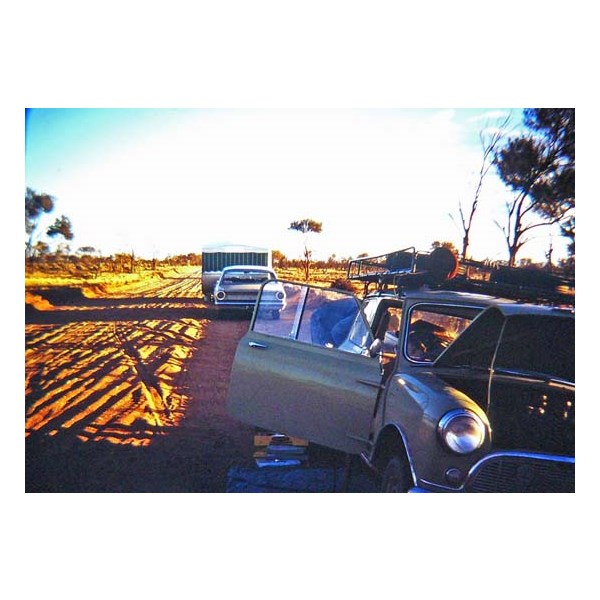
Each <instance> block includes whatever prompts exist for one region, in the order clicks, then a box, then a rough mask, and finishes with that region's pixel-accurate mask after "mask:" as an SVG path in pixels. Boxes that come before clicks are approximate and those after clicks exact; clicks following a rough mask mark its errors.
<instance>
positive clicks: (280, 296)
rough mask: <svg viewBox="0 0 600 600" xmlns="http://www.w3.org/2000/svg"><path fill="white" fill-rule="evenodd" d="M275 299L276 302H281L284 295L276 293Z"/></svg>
mask: <svg viewBox="0 0 600 600" xmlns="http://www.w3.org/2000/svg"><path fill="white" fill-rule="evenodd" d="M275 298H277V300H283V299H284V298H285V294H284V293H283V292H281V291H280V292H277V293H276V294H275Z"/></svg>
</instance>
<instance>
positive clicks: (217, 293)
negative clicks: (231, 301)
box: [215, 290, 227, 300]
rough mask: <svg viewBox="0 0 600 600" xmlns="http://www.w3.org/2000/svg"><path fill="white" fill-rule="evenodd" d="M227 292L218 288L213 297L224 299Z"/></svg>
mask: <svg viewBox="0 0 600 600" xmlns="http://www.w3.org/2000/svg"><path fill="white" fill-rule="evenodd" d="M226 296H227V294H226V293H225V292H224V291H223V290H219V291H217V292H216V293H215V298H216V299H217V300H225V298H226Z"/></svg>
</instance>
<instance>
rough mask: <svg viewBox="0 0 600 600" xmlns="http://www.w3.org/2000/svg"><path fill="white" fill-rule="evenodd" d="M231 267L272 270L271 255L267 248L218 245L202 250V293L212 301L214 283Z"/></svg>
mask: <svg viewBox="0 0 600 600" xmlns="http://www.w3.org/2000/svg"><path fill="white" fill-rule="evenodd" d="M232 265H244V266H262V267H271V268H272V266H273V265H272V253H271V250H269V249H268V248H258V247H256V246H243V245H236V244H220V245H214V246H205V247H204V248H202V293H203V294H204V297H205V298H206V299H207V300H212V293H213V290H214V287H215V283H216V282H217V280H218V279H219V277H220V276H221V272H222V271H223V269H224V268H225V267H230V266H232Z"/></svg>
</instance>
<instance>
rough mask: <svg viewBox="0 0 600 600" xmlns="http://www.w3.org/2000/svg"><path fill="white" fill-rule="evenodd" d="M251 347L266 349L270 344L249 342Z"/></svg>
mask: <svg viewBox="0 0 600 600" xmlns="http://www.w3.org/2000/svg"><path fill="white" fill-rule="evenodd" d="M248 346H250V348H258V349H260V350H266V349H267V348H268V346H267V345H266V344H259V343H258V342H248Z"/></svg>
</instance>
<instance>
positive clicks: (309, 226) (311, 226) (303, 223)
mask: <svg viewBox="0 0 600 600" xmlns="http://www.w3.org/2000/svg"><path fill="white" fill-rule="evenodd" d="M288 229H290V230H292V231H298V232H300V233H301V234H302V235H303V236H304V258H303V265H304V277H305V279H306V281H308V279H309V277H310V259H311V256H312V250H309V248H308V235H309V234H310V233H321V231H322V230H323V223H319V222H318V221H314V220H313V219H301V220H299V221H293V222H292V223H290V226H289V228H288Z"/></svg>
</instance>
